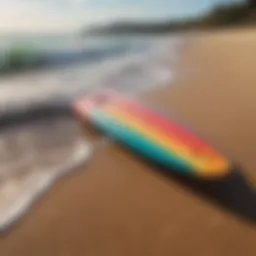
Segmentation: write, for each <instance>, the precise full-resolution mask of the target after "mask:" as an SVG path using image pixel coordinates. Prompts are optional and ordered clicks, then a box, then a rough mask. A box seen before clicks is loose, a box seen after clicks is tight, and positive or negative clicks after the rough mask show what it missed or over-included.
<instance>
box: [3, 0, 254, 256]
mask: <svg viewBox="0 0 256 256" xmlns="http://www.w3.org/2000/svg"><path fill="white" fill-rule="evenodd" d="M255 25H256V0H0V209H1V210H0V231H1V229H5V228H6V227H7V226H9V224H10V223H13V221H14V220H16V219H17V218H18V217H20V216H21V214H23V213H24V212H25V211H26V210H27V209H28V206H30V205H31V204H32V202H33V201H34V199H35V198H36V196H37V195H38V194H40V193H41V192H42V191H44V190H46V188H48V187H49V184H53V181H55V180H56V179H57V178H58V177H60V176H61V175H63V174H65V173H67V172H68V171H69V170H71V169H72V168H73V167H74V166H77V165H79V164H82V163H85V162H86V161H87V160H88V159H89V158H90V157H91V155H92V152H93V153H94V151H92V148H91V147H90V144H89V143H88V140H87V138H85V137H84V136H83V135H82V134H81V130H79V126H78V124H77V122H76V120H75V119H74V118H73V116H72V113H71V111H70V108H69V107H70V103H71V102H73V100H74V99H76V97H77V96H81V95H84V94H86V93H87V92H90V91H93V90H97V89H101V88H112V89H116V90H118V91H121V92H126V93H130V94H135V95H137V94H141V93H144V92H151V91H153V90H157V89H160V88H166V87H172V85H173V84H176V83H177V81H178V82H179V78H180V77H185V76H186V75H187V73H186V75H184V74H185V73H183V70H181V69H179V68H177V67H176V64H177V61H178V60H179V59H180V56H181V53H183V51H184V50H185V49H188V47H189V46H190V43H191V42H193V43H194V42H195V37H194V35H202V37H200V38H201V39H202V38H207V36H205V35H214V32H218V31H221V32H223V31H224V34H225V33H226V31H236V30H237V31H238V30H239V31H240V30H244V29H245V30H246V29H251V28H252V29H253V28H254V26H255ZM228 33H229V32H227V33H226V34H227V35H228ZM237 34H239V33H237ZM251 34H252V35H254V34H253V32H252V33H251ZM251 34H250V35H251ZM191 35H192V36H191ZM232 35H233V34H232ZM240 38H244V40H245V41H244V42H243V43H241V45H240V44H238V43H237V42H238V41H239V40H238V39H240ZM249 38H250V37H249V36H248V37H245V36H244V34H241V35H240V34H239V35H238V36H237V38H236V40H235V39H234V38H233V37H228V40H226V37H224V39H225V40H226V42H227V43H226V44H224V43H223V42H224V41H225V40H222V37H221V39H220V37H217V39H216V38H215V39H214V38H211V39H210V40H209V41H207V39H206V41H207V43H205V45H208V46H209V48H207V47H205V48H204V47H202V51H203V49H206V48H207V49H208V50H205V51H203V53H202V54H201V53H199V54H198V56H199V57H198V58H196V59H194V60H193V65H191V66H197V64H194V63H197V60H198V62H199V61H200V56H201V58H202V56H203V57H205V56H210V57H209V58H208V59H207V57H205V59H203V61H202V63H203V64H205V63H206V64H205V67H207V68H205V70H204V69H203V68H204V65H201V66H200V65H199V64H198V65H199V67H200V70H204V72H202V73H201V74H200V72H198V74H199V75H202V74H206V73H207V72H208V71H212V72H213V73H211V74H208V77H209V78H207V75H205V77H204V79H205V80H203V78H202V79H201V77H200V79H199V80H198V81H197V85H198V86H199V85H200V82H201V81H202V83H204V85H206V84H207V85H211V86H210V87H209V88H213V89H209V93H208V94H207V89H205V88H206V87H204V86H202V87H200V86H199V87H200V89H198V90H199V91H198V94H197V96H198V95H200V93H201V92H202V91H203V92H204V93H205V94H204V95H208V98H207V96H205V98H204V97H201V96H200V97H199V96H198V97H199V98H198V100H196V103H197V104H199V103H200V102H201V103H202V102H203V100H204V99H213V96H212V95H214V93H217V92H218V89H216V88H221V89H220V91H219V92H220V94H219V95H218V97H216V98H217V99H218V100H219V102H220V103H219V105H218V106H217V107H216V106H215V107H212V108H210V109H209V112H208V113H210V115H209V114H208V115H207V116H208V117H209V116H211V118H212V119H210V120H208V119H207V118H206V117H201V118H199V117H198V116H197V115H198V113H200V110H201V109H203V108H204V107H205V106H206V105H207V104H205V105H204V107H202V106H199V107H198V108H196V104H195V103H194V102H193V103H191V105H189V102H190V100H191V98H192V97H190V95H193V92H194V91H195V92H196V89H195V90H191V91H189V89H188V92H187V91H185V92H184V94H182V97H181V98H180V99H181V100H178V99H179V97H174V96H173V98H172V100H169V98H168V99H167V97H169V96H170V97H171V95H172V93H169V94H168V93H167V94H166V95H164V96H163V97H162V98H161V100H159V102H165V101H166V102H168V103H169V102H171V103H172V102H174V103H173V104H174V105H173V106H179V105H178V103H180V104H181V103H183V104H185V103H186V104H187V105H186V106H185V107H184V109H186V107H187V108H189V110H190V111H192V112H193V111H194V112H193V114H194V116H193V114H191V116H190V115H189V114H188V115H187V117H189V118H190V119H189V118H188V119H189V120H194V121H195V123H196V121H197V123H196V124H197V125H198V126H200V125H201V128H205V129H206V127H207V129H208V130H207V129H206V130H207V132H209V133H210V134H211V135H212V137H213V138H215V140H216V141H218V139H219V142H220V143H221V142H222V141H225V139H227V140H228V139H230V138H231V133H229V132H227V134H225V135H224V131H229V129H230V128H229V126H228V125H230V123H231V121H230V123H228V121H227V123H226V124H227V126H226V128H225V129H221V128H219V129H220V130H214V129H215V128H214V127H216V125H215V124H216V123H218V127H221V125H220V123H225V121H226V120H228V118H232V115H233V116H235V115H238V114H239V113H240V112H239V111H237V112H236V113H235V114H233V112H232V109H231V106H232V104H231V103H230V104H226V105H227V106H228V107H230V108H228V107H226V106H224V107H222V108H221V107H220V106H221V102H226V99H223V100H221V99H222V98H221V97H222V96H223V95H224V96H226V95H231V96H232V97H233V98H232V100H230V102H235V101H236V102H240V101H242V100H241V99H246V97H247V96H245V97H244V98H242V97H241V98H239V96H240V95H247V94H246V93H245V91H244V88H242V89H241V90H240V91H239V92H238V93H237V95H238V96H237V98H235V97H236V94H235V89H233V88H231V89H230V88H228V89H227V91H224V90H225V89H224V88H225V87H224V86H222V85H230V84H232V85H236V86H237V87H236V88H238V85H237V84H236V81H239V80H233V82H232V83H231V82H230V81H231V80H230V79H231V78H234V77H235V76H234V74H240V73H239V72H240V71H241V72H242V71H243V70H247V71H246V72H251V73H250V74H251V77H253V73H254V70H253V72H252V71H249V70H250V68H251V69H252V68H253V67H255V66H254V65H252V64H250V63H254V62H253V56H255V55H253V54H251V52H248V54H247V55H244V52H243V49H245V48H247V47H248V46H249V44H250V45H252V44H253V43H252V42H254V41H253V40H251V39H249ZM251 38H254V37H253V36H252V37H251ZM250 40H251V41H250ZM199 41H200V40H199ZM249 41H250V42H251V43H248V42H249ZM200 42H201V41H200ZM233 42H236V44H235V45H236V47H237V48H236V49H237V50H236V53H237V55H234V54H233V52H229V51H228V49H231V47H230V45H232V46H233ZM196 44H197V43H196ZM222 44H223V45H222ZM192 45H193V44H192ZM198 45H200V47H201V44H199V43H198ZM202 45H204V44H202ZM248 49H249V48H248ZM215 53H216V54H215ZM200 54H201V55H200ZM218 54H219V55H218ZM225 54H227V55H225ZM228 54H230V55H228ZM220 55H221V56H226V57H223V60H221V61H220V59H218V58H217V57H216V56H220ZM238 55H239V56H240V57H241V60H240V59H239V60H237V59H235V60H234V61H232V63H231V60H233V59H232V57H234V56H238ZM239 56H238V57H239ZM248 56H251V59H250V60H249V57H248ZM238 57H237V58H238ZM214 61H215V62H214ZM218 61H219V62H218ZM228 61H230V62H228ZM247 61H248V63H249V64H248V68H247V67H245V66H244V65H243V64H244V63H245V62H247ZM207 63H208V66H207ZM216 63H217V64H216ZM220 63H224V64H220ZM233 63H235V64H236V65H237V66H234V67H233V66H232V65H233ZM213 64H215V66H214V65H213ZM239 65H240V66H239ZM218 67H222V68H223V69H222V70H225V72H224V71H223V73H221V72H220V73H217V71H218ZM225 68H226V69H225ZM216 70H217V71H216ZM215 71H216V73H214V72H215ZM228 72H230V73H228ZM248 74H249V73H248ZM248 74H246V76H247V75H248ZM225 75H227V76H228V79H227V78H226V80H224V77H225ZM242 75H244V73H241V74H240V77H242ZM244 76H245V75H244ZM248 77H250V76H249V75H248ZM220 78H222V79H223V80H221V81H219V82H218V84H220V85H221V86H220V87H217V86H216V84H217V82H216V84H213V83H215V81H217V79H220ZM241 79H242V78H241ZM253 81H254V80H253V78H250V80H249V82H251V83H254V82H253ZM189 82H191V80H190V81H189ZM249 82H248V83H249ZM211 83H212V84H211ZM191 84H192V82H191ZM240 84H244V82H241V83H240ZM189 85H190V83H189ZM193 86H195V87H194V88H197V87H196V85H193ZM193 86H192V87H193ZM254 87H255V86H254ZM188 88H191V87H188ZM250 88H253V86H251V87H250ZM221 90H223V91H221ZM243 93H244V94H243ZM174 95H175V94H174ZM248 95H249V96H248V97H253V95H255V93H254V94H253V93H252V92H250V93H248ZM194 96H195V95H194ZM202 98H203V100H202ZM164 99H165V100H164ZM194 99H196V96H195V98H194ZM234 99H236V100H234ZM175 100H176V102H177V104H176V105H175ZM209 102H210V100H209ZM216 102H217V101H216ZM246 102H247V100H246ZM248 102H249V101H248ZM205 103H208V102H206V100H205ZM224 105H225V104H224ZM166 106H167V103H166ZM188 106H190V107H188ZM207 106H210V105H207ZM241 106H242V105H241ZM177 109H179V108H178V107H177ZM181 109H182V107H181V108H180V113H183V114H184V113H186V112H185V111H184V112H182V110H181ZM223 109H228V111H230V112H228V111H227V112H225V111H222V110H223ZM249 110H250V111H251V110H252V107H251V106H249V107H248V108H247V107H246V108H245V111H242V107H241V110H240V111H241V113H240V118H241V119H240V120H242V121H241V122H238V123H239V124H245V123H246V122H245V121H244V119H243V118H245V117H243V114H244V113H249V112H250V111H249ZM192 112H191V113H192ZM220 112H223V113H224V112H225V113H227V116H225V117H224V118H223V119H221V120H220V121H218V120H217V119H215V120H217V121H216V122H215V123H212V125H211V126H207V124H208V123H210V122H211V120H214V117H216V118H217V117H219V113H220ZM230 113H231V114H230ZM214 114H215V115H214ZM184 116H185V114H184ZM192 116H193V117H194V118H192ZM197 118H198V119H197ZM252 119H253V118H251V119H250V120H252ZM236 120H237V119H236V118H235V117H234V123H233V126H232V129H233V130H232V132H233V134H236V133H235V129H237V134H238V136H235V135H234V139H233V137H232V139H230V141H231V143H230V144H229V143H224V142H223V144H224V146H225V145H228V146H227V148H228V147H229V149H231V151H232V150H234V149H235V146H234V144H232V143H234V141H235V139H237V138H240V137H239V134H240V133H241V132H240V131H242V129H241V130H239V129H240V128H239V125H238V123H236V122H235V121H236ZM248 127H249V128H248ZM250 127H253V126H252V125H248V126H246V128H247V129H252V128H250ZM216 129H217V128H216ZM211 132H212V133H211ZM243 134H249V132H247V130H244V132H243ZM230 141H229V142H230ZM241 141H242V142H244V143H247V144H248V143H249V142H251V141H252V139H251V138H248V139H241ZM241 141H238V143H237V145H238V144H239V145H240V146H241V145H242V143H241ZM252 148H253V147H251V149H252ZM239 150H240V148H239V149H237V152H240V151H242V150H240V151H239ZM244 152H248V150H245V151H244ZM252 152H253V150H252ZM236 156H239V153H237V155H236ZM109 159H115V157H113V155H111V154H110V157H109ZM244 159H245V160H246V161H247V160H248V159H249V160H250V161H249V164H248V166H255V162H254V160H253V159H255V152H254V153H251V154H247V155H245V157H244ZM121 161H122V160H121ZM246 161H245V163H246V164H247V163H248V162H246ZM110 162H111V161H110ZM117 162H118V160H117ZM250 164H251V165H250ZM110 165H111V164H110ZM121 165H122V168H123V170H125V164H122V162H121ZM121 165H120V166H121ZM106 166H107V165H106ZM128 166H129V164H128ZM112 167H113V166H112ZM99 168H102V169H103V168H105V166H101V167H99ZM106 168H107V167H106ZM112 169H113V170H114V167H113V168H112ZM128 169H129V168H128ZM130 169H132V168H130ZM130 169H129V171H130ZM254 169H255V168H254ZM115 175H116V174H115ZM117 176H118V175H117ZM129 177H130V176H129ZM112 178H113V180H111V182H113V184H114V183H115V176H114V175H113V177H112ZM106 180H110V179H106ZM118 182H119V181H118ZM96 183H97V180H96ZM92 184H93V182H92ZM84 187H86V186H84ZM111 187H112V184H111ZM131 187H132V186H131ZM94 188H95V189H96V188H100V186H97V185H95V186H94ZM81 191H82V189H81ZM148 191H149V190H148ZM71 194H72V193H71ZM127 194H129V193H128V192H127ZM138 194H139V192H138ZM82 197H83V196H81V198H82ZM134 197H137V196H134ZM149 197H151V195H150V196H149ZM87 199H88V198H87ZM88 200H89V199H88ZM60 201H61V200H60ZM71 201H72V200H71ZM73 201H74V202H75V200H73ZM78 201H79V200H78ZM123 201H125V200H123ZM130 201H131V202H132V200H130ZM144 201H145V202H146V201H147V200H146V199H145V200H144ZM170 201H171V200H170ZM170 201H169V202H170ZM82 203H83V202H81V201H80V205H79V207H80V206H81V205H82ZM99 205H100V203H99ZM165 205H168V203H166V204H165ZM169 205H170V204H169ZM64 208H65V207H64ZM81 208H82V206H81ZM85 208H86V207H85ZM130 208H131V209H132V208H134V207H130ZM135 208H136V207H135ZM156 208H157V207H156ZM255 209H256V208H255ZM66 212H68V211H66ZM102 212H103V211H102ZM92 215H93V214H92ZM178 215H179V213H177V216H178ZM196 215H197V214H195V216H196ZM207 215H208V214H204V216H207ZM56 216H57V215H56ZM61 216H62V215H61ZM58 217H59V215H58ZM80 217H81V216H80ZM78 219H79V218H78ZM88 219H89V218H88ZM66 220H69V218H67V219H66ZM68 222H69V221H66V222H65V223H68ZM127 223H128V222H127ZM78 225H79V224H78ZM57 229H58V228H56V230H57ZM134 230H135V229H134ZM191 230H192V229H191ZM64 233H65V232H64ZM149 233H153V232H149ZM141 237H142V236H141ZM202 237H203V236H202ZM215 237H217V236H215ZM254 237H255V236H254ZM41 240H44V239H41ZM65 241H66V240H65ZM63 244H66V243H63ZM165 244H169V242H166V243H165ZM0 250H1V248H0ZM74 254H75V253H74ZM6 255H10V254H6ZM47 255H49V254H47ZM119 255H121V254H119ZM158 255H162V254H161V253H159V254H158ZM169 255H170V254H169ZM202 255H206V254H202ZM216 255H217V253H216Z"/></svg>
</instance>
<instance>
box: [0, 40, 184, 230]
mask: <svg viewBox="0 0 256 256" xmlns="http://www.w3.org/2000/svg"><path fill="white" fill-rule="evenodd" d="M154 43H155V47H153V48H152V50H151V51H150V52H147V54H145V53H142V54H134V55H129V56H125V57H122V58H115V59H111V60H107V61H104V62H101V63H97V64H92V65H87V66H77V67H73V68H67V69H62V70H52V71H44V72H40V73H34V74H29V75H24V76H16V77H12V78H9V79H7V78H6V79H2V80H1V81H0V115H1V113H3V112H4V113H8V111H10V109H12V108H13V107H15V108H17V109H18V110H19V109H24V108H29V107H33V106H35V105H36V104H42V103H44V102H56V101H58V100H63V99H64V100H67V101H69V100H71V99H73V98H74V97H76V96H77V95H79V96H80V95H81V94H82V93H86V92H88V91H92V90H95V89H100V88H105V87H108V88H113V89H115V90H118V91H123V92H127V93H131V94H138V93H141V92H145V91H148V90H153V89H158V88H160V87H161V86H165V85H167V84H170V82H172V80H173V79H174V75H175V74H174V71H173V70H172V69H171V65H172V63H174V62H175V59H176V58H177V54H176V53H177V51H178V50H177V47H178V46H179V38H165V39H161V40H160V39H159V40H155V42H154ZM64 126H65V125H64ZM49 127H50V126H49ZM62 127H63V125H62ZM57 128H58V127H57ZM57 130H58V129H57ZM57 130H54V129H53V130H52V131H51V129H50V130H49V131H48V132H49V134H50V133H54V132H57V133H58V131H57ZM71 130H72V129H71ZM43 132H44V131H43ZM68 132H70V131H68ZM39 133H40V132H39ZM22 136H23V135H22ZM63 136H64V137H68V136H69V135H68V134H65V135H63ZM64 137H63V138H64ZM23 139H25V138H23ZM79 141H81V138H80V139H78V142H77V143H76V144H75V145H74V148H73V149H72V150H70V156H69V157H68V158H65V159H64V160H65V161H64V162H63V161H60V163H58V164H57V165H56V164H55V165H54V166H43V167H42V166H41V165H39V166H38V167H33V168H32V169H30V171H27V172H25V173H22V175H21V173H20V172H22V170H23V169H24V168H16V167H15V166H13V167H11V166H10V164H8V168H6V171H4V170H5V166H4V164H3V163H0V164H2V166H1V167H2V169H1V170H2V171H1V172H0V231H1V230H5V229H6V228H8V227H10V226H11V225H12V224H13V223H15V221H16V220H18V219H19V218H20V217H21V216H23V215H24V214H25V213H26V212H27V211H28V210H29V209H30V207H31V206H32V205H33V203H34V202H35V201H36V199H37V198H38V197H39V196H40V195H42V193H43V192H45V191H46V190H47V189H48V188H49V187H50V186H52V184H53V183H54V182H55V181H56V180H57V179H58V178H59V177H61V176H63V175H65V174H66V173H68V172H70V171H72V170H74V169H77V167H78V166H79V165H81V164H83V163H85V162H86V161H87V160H88V159H90V156H91V155H92V154H93V153H94V152H93V151H92V148H91V146H90V144H88V143H86V142H84V141H82V144H79ZM0 142H1V141H0ZM27 143H28V140H26V139H25V141H24V143H23V144H22V145H23V149H24V148H25V147H28V144H27ZM0 144H1V143H0ZM103 144H104V145H105V144H106V141H105V142H104V143H103ZM103 144H102V145H103ZM66 145H69V144H68V143H66ZM28 150H31V148H28ZM58 150H59V149H56V151H58ZM0 155H1V152H0ZM39 155H40V154H39ZM23 161H25V162H26V161H27V162H30V159H26V158H23ZM25 162H21V161H20V162H19V163H18V165H19V166H18V167H21V166H26V163H25ZM19 169H20V170H21V171H19ZM10 170H11V171H10Z"/></svg>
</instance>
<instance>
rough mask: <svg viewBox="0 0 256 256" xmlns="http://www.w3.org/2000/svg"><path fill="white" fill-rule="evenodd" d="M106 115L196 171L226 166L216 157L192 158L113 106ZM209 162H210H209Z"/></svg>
mask: <svg viewBox="0 0 256 256" xmlns="http://www.w3.org/2000/svg"><path fill="white" fill-rule="evenodd" d="M106 110H107V112H108V113H110V114H111V115H113V116H114V117H115V118H117V119H119V120H120V121H121V122H123V123H125V124H127V125H128V126H129V127H130V128H132V129H135V130H138V131H139V132H140V133H142V134H143V135H144V136H145V137H147V138H148V139H151V140H153V141H154V142H155V143H158V144H159V145H161V146H162V147H164V148H165V149H167V150H169V151H171V152H174V153H175V154H176V155H178V156H179V157H181V158H182V159H183V160H185V161H188V162H189V163H190V164H192V165H193V166H194V168H196V169H197V170H201V171H202V170H203V171H210V170H212V171H214V170H215V169H216V168H217V169H218V168H222V167H224V166H226V162H225V161H224V159H222V158H220V157H217V156H216V158H215V159H214V158H208V159H207V158H204V157H201V158H199V157H198V158H197V159H196V158H192V157H191V155H190V154H189V150H188V149H186V148H185V147H184V146H181V144H180V143H177V142H176V141H175V140H173V139H171V138H170V137H167V136H165V135H164V134H161V133H159V132H157V130H156V129H154V128H153V127H152V126H145V125H143V123H142V122H141V121H140V120H138V119H136V118H134V117H133V116H132V115H130V114H129V113H128V112H125V113H124V112H122V111H120V110H118V109H117V108H115V107H113V106H108V107H106ZM161 135H162V136H161ZM209 160H210V161H209Z"/></svg>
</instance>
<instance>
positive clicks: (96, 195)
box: [0, 30, 256, 256]
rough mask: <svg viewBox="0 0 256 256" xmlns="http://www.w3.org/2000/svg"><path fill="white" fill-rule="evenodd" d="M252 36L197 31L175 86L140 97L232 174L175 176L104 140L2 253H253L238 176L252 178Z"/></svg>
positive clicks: (255, 35) (255, 79)
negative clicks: (196, 135) (215, 180)
mask: <svg viewBox="0 0 256 256" xmlns="http://www.w3.org/2000/svg"><path fill="white" fill-rule="evenodd" d="M255 45H256V31H253V30H251V31H232V32H219V33H214V34H201V35H197V36H196V37H195V38H194V41H193V43H192V45H191V48H190V49H189V50H186V53H185V54H184V57H183V60H182V62H181V63H180V65H182V66H183V73H182V74H183V76H182V77H180V79H179V80H178V81H177V82H176V84H175V87H172V88H171V89H170V88H169V89H165V90H164V91H161V92H158V93H154V94H151V95H149V96H148V98H150V99H151V100H152V101H153V102H156V103H158V104H160V105H161V106H163V107H164V108H167V109H168V110H170V111H171V112H174V113H176V114H178V115H179V116H181V117H182V118H183V120H185V121H186V122H187V123H190V124H191V125H192V126H194V127H195V128H196V129H197V130H198V131H200V132H201V133H203V134H205V135H206V137H207V138H209V139H210V140H211V141H213V142H214V143H215V145H216V146H217V147H219V148H221V149H222V150H223V151H224V152H227V153H228V154H229V156H230V157H231V158H232V159H234V160H235V161H236V162H238V163H239V164H240V165H241V170H240V171H241V173H240V174H239V173H238V174H234V176H232V177H231V178H229V179H227V180H226V181H223V182H221V183H219V184H212V183H207V184H206V185H205V184H196V183H193V182H186V181H184V180H177V178H175V177H167V176H165V175H163V174H161V173H160V170H159V169H157V168H154V167H150V166H149V165H147V164H146V163H142V162H140V161H139V160H137V159H135V158H134V157H133V156H131V155H130V154H128V153H127V152H124V151H122V150H120V149H119V148H118V147H117V146H114V145H112V146H110V147H109V148H108V149H107V150H104V151H102V152H101V153H100V154H99V155H98V156H97V157H96V158H95V159H94V161H93V163H92V164H91V166H90V168H87V169H86V171H83V172H78V173H76V174H75V175H73V176H72V177H69V178H67V179H64V180H62V181H61V182H59V183H58V184H57V186H55V187H54V188H53V189H52V190H51V192H50V193H48V194H47V195H46V196H45V197H44V198H43V199H42V200H41V201H40V202H39V203H38V204H37V206H36V207H35V208H34V209H33V210H32V211H31V212H30V214H29V215H28V216H27V217H26V218H25V220H24V221H23V222H22V223H21V224H20V225H19V226H18V227H17V228H16V229H15V230H13V231H12V232H11V233H10V234H7V235H6V237H4V238H2V239H1V240H0V255H3V256H5V255H6V256H14V255H26V256H29V255H36V256H40V255H47V256H57V255H62V256H64V255H68V256H69V255H75V256H79V255H88V256H101V255H102V256H103V255H104V256H108V255H109V256H121V255H122V256H125V255H129V256H130V255H133V256H134V255H138V256H142V255H152V256H153V255H157V256H159V255H168V256H169V255H175V256H176V255H177V256H179V255H184V256H185V255H189V256H191V255H196V256H215V255H219V256H222V255H223V256H224V255H225V256H229V255H232V256H235V255H239V256H240V255H246V256H250V255H253V256H254V255H255V254H256V226H255V220H256V196H255V192H254V189H253V186H252V185H249V184H247V182H246V181H245V179H248V181H249V182H250V183H253V181H256V158H255V154H256V139H255V135H254V133H255V130H256V119H255V111H256V101H255V95H256V73H255V67H256V57H255V56H256V48H255ZM176 85H177V86H176ZM191 187H192V188H191ZM255 188H256V187H255ZM215 201H217V202H218V204H216V203H214V202H215ZM249 219H250V220H251V222H249V221H248V220H249Z"/></svg>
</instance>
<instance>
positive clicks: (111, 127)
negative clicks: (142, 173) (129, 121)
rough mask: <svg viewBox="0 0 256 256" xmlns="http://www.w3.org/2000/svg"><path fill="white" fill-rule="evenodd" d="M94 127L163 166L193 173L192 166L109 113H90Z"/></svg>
mask: <svg viewBox="0 0 256 256" xmlns="http://www.w3.org/2000/svg"><path fill="white" fill-rule="evenodd" d="M91 117H92V120H93V122H94V124H95V125H96V127H97V128H98V129H100V130H102V131H103V132H104V133H105V134H107V135H108V136H110V137H112V138H113V139H114V140H117V141H119V142H121V143H123V144H125V145H126V146H128V147H129V148H131V149H132V150H134V151H135V152H137V153H139V154H142V155H144V156H145V157H147V158H150V159H151V160H154V161H155V162H157V163H159V164H161V165H164V166H165V167H169V168H171V167H175V168H176V169H178V170H180V171H181V172H182V173H184V174H190V175H193V174H195V171H194V170H193V167H192V166H191V165H189V164H188V163H187V162H185V161H183V160H182V159H179V158H178V157H177V156H175V155H174V154H171V153H170V152H169V151H167V150H166V149H164V148H162V147H160V146H158V145H157V144H155V143H153V142H152V141H150V140H148V139H147V138H145V137H144V136H143V135H142V134H140V133H138V132H137V131H135V130H133V129H129V128H128V127H127V126H125V125H124V124H122V122H119V121H118V120H117V119H115V118H113V117H111V116H110V115H108V114H106V113H104V112H102V111H99V110H96V111H94V112H93V113H92V114H91Z"/></svg>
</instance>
